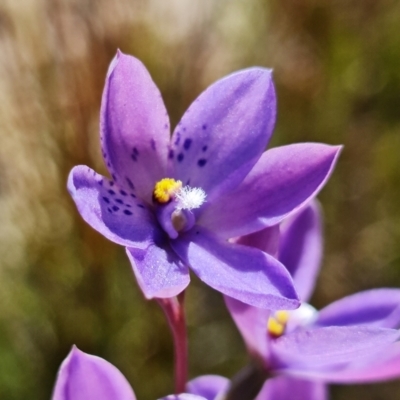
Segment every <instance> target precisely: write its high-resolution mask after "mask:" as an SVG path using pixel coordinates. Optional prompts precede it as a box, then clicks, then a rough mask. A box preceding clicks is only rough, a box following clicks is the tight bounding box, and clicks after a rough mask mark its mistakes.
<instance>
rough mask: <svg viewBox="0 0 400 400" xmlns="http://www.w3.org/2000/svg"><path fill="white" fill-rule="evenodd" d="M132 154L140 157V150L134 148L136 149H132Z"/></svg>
mask: <svg viewBox="0 0 400 400" xmlns="http://www.w3.org/2000/svg"><path fill="white" fill-rule="evenodd" d="M132 153H133V154H134V155H135V156H138V155H139V150H138V149H137V148H136V147H134V148H133V149H132Z"/></svg>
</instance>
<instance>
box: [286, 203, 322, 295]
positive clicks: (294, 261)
mask: <svg viewBox="0 0 400 400" xmlns="http://www.w3.org/2000/svg"><path fill="white" fill-rule="evenodd" d="M282 225H283V226H282V228H281V241H280V249H279V257H278V259H279V261H280V262H281V263H282V264H283V265H284V266H285V267H286V268H287V269H288V270H289V272H290V275H292V278H293V280H294V285H295V288H296V290H297V293H298V294H299V296H300V299H301V300H302V301H305V302H306V301H308V300H309V299H310V297H311V295H312V292H313V291H314V286H315V282H316V279H317V276H318V272H319V269H320V267H321V260H322V241H323V240H322V226H321V213H320V209H319V205H318V204H317V203H316V202H313V203H312V204H310V205H309V206H307V207H305V208H304V209H302V210H301V211H300V212H299V213H297V214H295V215H294V216H293V217H292V218H290V219H288V220H286V221H285V222H284V223H283V224H282Z"/></svg>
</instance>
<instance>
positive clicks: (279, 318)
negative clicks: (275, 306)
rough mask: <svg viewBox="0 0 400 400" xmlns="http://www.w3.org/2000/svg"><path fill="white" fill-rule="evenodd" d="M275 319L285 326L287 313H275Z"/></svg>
mask: <svg viewBox="0 0 400 400" xmlns="http://www.w3.org/2000/svg"><path fill="white" fill-rule="evenodd" d="M275 318H276V320H277V321H278V322H279V323H281V324H282V325H286V323H287V322H288V320H289V313H288V312H287V311H277V312H276V313H275Z"/></svg>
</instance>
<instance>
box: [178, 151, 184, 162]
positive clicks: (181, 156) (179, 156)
mask: <svg viewBox="0 0 400 400" xmlns="http://www.w3.org/2000/svg"><path fill="white" fill-rule="evenodd" d="M183 158H184V155H183V153H179V154H178V157H177V159H178V161H179V162H182V161H183Z"/></svg>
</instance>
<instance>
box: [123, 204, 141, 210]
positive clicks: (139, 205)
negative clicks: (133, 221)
mask: <svg viewBox="0 0 400 400" xmlns="http://www.w3.org/2000/svg"><path fill="white" fill-rule="evenodd" d="M137 206H138V207H139V208H144V205H143V204H138V205H137ZM127 211H128V210H127Z"/></svg>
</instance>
